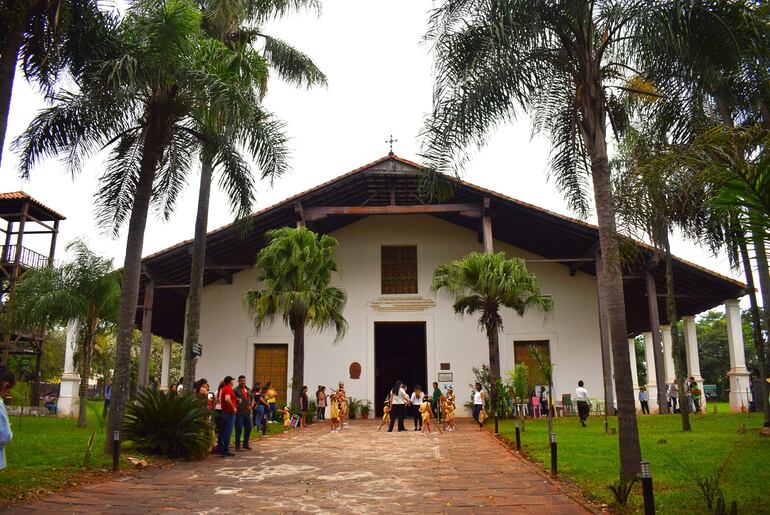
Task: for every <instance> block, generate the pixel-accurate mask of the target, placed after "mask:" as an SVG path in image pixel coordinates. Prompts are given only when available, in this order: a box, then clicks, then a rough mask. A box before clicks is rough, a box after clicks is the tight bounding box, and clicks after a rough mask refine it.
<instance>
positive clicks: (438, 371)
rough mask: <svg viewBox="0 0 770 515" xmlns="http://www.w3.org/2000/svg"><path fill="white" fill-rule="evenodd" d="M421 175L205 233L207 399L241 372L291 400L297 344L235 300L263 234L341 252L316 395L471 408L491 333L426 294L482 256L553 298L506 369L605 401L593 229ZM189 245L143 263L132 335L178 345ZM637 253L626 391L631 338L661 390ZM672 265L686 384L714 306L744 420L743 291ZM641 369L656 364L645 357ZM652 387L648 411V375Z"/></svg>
mask: <svg viewBox="0 0 770 515" xmlns="http://www.w3.org/2000/svg"><path fill="white" fill-rule="evenodd" d="M419 174H420V170H419V165H417V164H416V163H413V162H410V161H408V160H405V159H402V158H400V157H398V156H396V155H394V154H392V153H391V154H389V155H387V156H385V157H383V158H381V159H378V160H377V161H374V162H373V163H370V164H368V165H365V166H362V167H361V168H358V169H356V170H353V171H351V172H349V173H346V174H344V175H340V176H339V177H337V178H336V179H333V180H331V181H329V182H326V183H324V184H321V185H319V186H316V187H314V188H312V189H310V190H307V191H304V192H302V193H299V194H297V195H295V196H293V197H291V198H288V199H286V200H284V201H282V202H280V203H278V204H275V205H273V206H271V207H269V208H267V209H264V210H262V211H259V212H257V213H255V214H254V215H253V216H252V218H253V219H252V223H251V225H250V226H249V232H248V234H247V235H244V234H243V230H242V228H241V227H239V226H236V225H228V226H225V227H222V228H220V229H217V230H214V231H212V232H210V233H209V235H208V243H207V252H206V270H205V278H204V284H205V286H204V289H203V298H202V314H201V328H200V343H201V344H202V355H201V357H200V358H199V359H198V364H197V376H198V377H206V378H207V379H208V380H209V382H210V384H211V385H212V387H215V385H216V384H217V382H218V381H219V380H220V379H221V378H222V377H224V376H225V375H232V376H236V377H237V376H238V375H240V374H244V375H246V377H247V378H248V381H249V383H252V382H256V381H260V382H262V383H264V382H265V381H268V380H269V381H272V383H273V385H274V386H276V387H277V388H278V391H279V395H280V402H285V399H287V398H290V397H289V396H290V394H291V392H290V383H291V377H290V374H291V370H292V333H291V331H290V330H289V328H288V327H287V326H285V325H284V324H283V323H282V322H281V321H280V320H277V321H276V322H275V323H274V324H273V325H272V326H269V327H267V328H265V329H263V330H262V331H260V332H257V331H256V330H255V327H254V321H253V319H252V318H251V317H250V315H249V314H248V312H247V310H246V309H245V308H244V303H243V294H244V292H245V291H246V290H247V289H252V288H255V287H257V286H258V285H257V283H256V270H255V269H254V262H255V260H256V255H257V253H258V252H259V250H260V249H261V248H262V247H263V246H264V245H265V241H264V233H265V232H266V231H268V230H270V229H274V228H278V227H283V226H292V227H296V226H305V227H308V228H309V229H311V230H313V231H316V232H319V233H326V234H330V235H332V236H334V237H335V238H336V239H337V240H338V242H339V247H338V248H337V254H336V255H337V259H338V260H339V262H340V265H341V273H340V274H336V275H335V276H334V279H333V281H334V283H335V285H336V286H339V287H341V288H343V289H344V290H345V291H346V292H347V294H348V301H347V306H346V308H345V313H344V316H345V318H346V320H347V322H348V324H349V328H348V331H347V333H346V335H345V336H344V338H342V340H341V341H339V342H335V334H334V332H333V331H326V332H320V333H319V332H314V331H311V330H309V329H308V331H307V333H306V337H305V382H306V384H307V385H308V386H309V387H310V392H311V394H312V392H314V391H315V390H316V387H317V386H318V385H321V384H323V385H326V386H328V387H332V388H336V385H337V383H338V382H339V381H344V382H345V385H346V390H347V393H348V396H352V397H355V398H357V399H365V400H369V401H370V402H371V403H372V405H373V406H375V407H377V408H380V407H381V405H382V400H383V399H384V398H385V395H386V392H387V389H388V388H389V387H390V386H391V385H392V384H393V382H394V380H396V379H399V378H400V379H402V380H404V381H405V382H406V383H408V384H409V386H410V388H411V387H412V386H413V385H414V384H420V385H422V386H423V388H425V387H428V388H430V385H431V384H432V383H433V382H434V381H437V382H439V384H440V386H441V387H442V389H445V388H446V387H448V386H449V385H452V386H453V387H454V389H455V391H456V393H457V399H458V408H459V409H460V410H461V411H460V412H461V413H462V409H463V408H461V407H460V405H462V404H463V403H465V402H466V401H467V400H469V392H470V386H469V384H470V383H472V382H473V381H474V376H473V373H472V370H471V369H472V367H480V366H481V365H482V364H484V363H486V362H487V361H488V351H487V342H486V336H485V334H484V332H483V331H482V330H481V329H480V328H479V326H478V320H477V318H475V317H464V318H461V317H459V316H458V315H456V314H455V313H454V311H453V309H452V303H453V299H452V298H451V297H449V296H448V295H446V294H443V293H439V294H437V295H434V294H433V293H432V292H431V290H430V285H431V280H432V275H433V271H434V270H435V268H436V267H437V266H439V265H441V264H444V263H448V262H450V261H451V260H453V259H457V258H460V257H462V256H464V255H466V254H468V253H469V252H473V251H485V250H486V251H494V252H500V251H502V252H505V254H506V255H507V256H508V257H520V258H523V259H525V260H526V263H527V268H528V270H529V271H530V272H533V273H534V274H536V275H537V277H538V278H539V280H540V286H541V293H543V294H547V295H550V296H552V298H553V302H554V312H553V313H552V314H549V315H543V314H541V313H530V314H527V315H526V316H524V317H523V318H522V317H518V316H517V315H515V313H513V312H512V311H511V310H507V309H503V310H502V315H503V319H504V330H503V332H502V333H501V335H500V359H501V364H502V370H503V373H505V372H506V371H507V370H509V369H511V368H513V366H514V364H515V363H519V362H525V363H528V364H529V365H530V367H529V369H530V382H531V384H532V385H535V384H540V383H542V379H541V378H540V377H539V376H538V374H537V371H536V367H535V365H534V360H533V358H532V356H531V349H532V348H533V347H534V348H538V349H540V350H542V351H543V352H544V353H545V354H547V355H548V356H549V357H550V359H551V361H552V363H553V366H554V381H555V384H554V394H555V398H556V399H557V400H561V396H562V394H567V393H571V392H574V388H575V386H576V384H577V381H578V380H580V379H582V380H583V381H584V382H585V385H586V387H587V389H588V391H589V392H590V395H591V397H592V398H596V399H603V398H604V385H603V374H602V366H603V365H602V364H603V358H604V362H605V363H608V364H609V363H610V362H611V357H610V356H609V350H608V349H609V343H608V338H607V330H606V327H603V326H604V325H605V324H603V323H602V320H604V317H603V316H602V314H603V309H602V306H601V303H600V300H599V298H598V295H597V284H596V266H595V263H596V256H597V252H598V248H599V247H598V230H597V228H596V226H594V225H591V224H588V223H585V222H582V221H578V220H575V219H572V218H569V217H565V216H562V215H559V214H556V213H553V212H550V211H547V210H545V209H542V208H539V207H537V206H533V205H531V204H527V203H525V202H521V201H518V200H516V199H513V198H510V197H507V196H505V195H502V194H500V193H496V192H494V191H490V190H487V189H484V188H480V187H478V186H475V185H473V184H469V183H467V182H464V181H461V180H458V179H454V178H447V180H448V181H449V182H451V183H452V186H453V188H452V192H451V197H450V198H448V199H445V200H442V201H440V202H435V203H429V202H426V201H425V200H424V199H423V198H422V197H421V196H420V195H419ZM191 248H192V242H191V241H184V242H181V243H179V244H177V245H175V246H173V247H170V248H168V249H166V250H163V251H161V252H158V253H156V254H153V255H151V256H148V257H146V258H145V259H144V261H143V265H144V270H145V276H144V277H143V283H142V291H140V304H143V305H144V309H140V310H138V311H137V324H138V325H139V326H141V327H143V331H144V332H145V333H147V332H148V331H150V330H151V331H152V333H153V334H157V335H159V336H162V337H164V338H169V339H171V340H173V341H175V342H178V343H180V344H181V343H182V340H183V334H184V316H185V299H186V295H187V290H186V289H185V288H186V284H187V283H189V275H190V253H191ZM639 250H640V254H639V255H640V257H639V259H638V263H637V264H635V265H634V266H627V267H626V269H625V270H624V291H625V300H626V312H627V315H626V317H627V322H628V331H629V334H628V335H627V336H628V338H629V347H630V349H631V351H632V352H631V359H632V364H631V365H632V371H633V374H634V378H633V380H634V386H635V387H636V388H638V386H639V385H638V384H637V383H638V381H637V378H636V363H635V359H636V358H635V354H634V352H633V349H634V346H633V340H632V338H633V337H635V336H636V335H639V334H644V336H645V342H646V347H647V355H648V356H650V357H651V356H652V351H653V349H654V346H655V345H662V346H663V348H664V351H665V356H666V359H665V365H666V366H665V377H666V382H667V383H670V382H671V381H673V374H674V371H673V360H672V358H671V339H670V328H669V326H668V325H667V324H668V320H666V313H665V309H664V308H665V302H664V301H665V297H664V296H663V295H662V294H663V293H664V292H665V280H664V270H663V266H662V264H661V265H655V264H654V262H653V260H652V256H653V254H654V252H653V249H651V248H650V247H648V246H645V245H643V244H641V243H640V244H639ZM674 268H675V277H676V292H677V303H678V308H679V312H680V313H681V315H683V320H684V328H685V330H684V336H685V340H686V350H687V365H688V372H689V374H690V375H692V376H695V377H696V379H698V380H699V381H702V378H701V377H700V372H699V365H698V356H697V335H696V334H695V325H694V318H693V317H694V316H696V315H697V314H699V313H701V312H704V311H706V310H708V309H711V308H714V307H716V306H718V305H721V304H724V306H725V309H726V311H727V321H728V339H729V344H730V358H731V368H730V377H731V387H732V392H731V399H730V400H731V404H732V405H733V407H734V408H735V409H739V408H740V406H741V401H742V399H741V397H740V392H741V391H742V390H744V389H745V388H746V387H748V372H747V370H746V365H745V357H744V350H743V349H744V347H743V335H742V331H741V325H740V324H741V322H740V310H739V307H738V302H737V299H738V298H740V297H741V296H743V295H744V294H745V289H746V286H745V285H744V284H742V283H740V282H738V281H736V280H734V279H731V278H728V277H724V276H721V275H719V274H717V273H714V272H712V271H709V270H706V269H704V268H702V267H700V266H697V265H695V264H692V263H688V262H686V261H684V260H681V259H676V260H675V262H674ZM141 299H144V300H143V301H142V300H141ZM651 300H652V301H653V302H651ZM657 300H660V302H657ZM656 304H657V306H656ZM651 307H652V309H651ZM603 342H604V344H603ZM168 345H170V344H168ZM603 348H604V352H603ZM164 355H165V357H166V359H164V367H163V368H164V378H163V380H162V384H161V386H162V387H166V386H167V384H165V383H166V382H167V381H168V355H169V349H168V348H167V349H165V352H164ZM647 363H649V364H650V365H651V368H652V367H654V364H653V363H652V361H651V358H649V359H647ZM648 377H649V381H648V387H649V389H650V390H651V392H650V400H651V402H650V405H651V407H652V406H653V405H654V404H655V403H654V399H655V373H654V368H653V369H652V370H650V371H649V373H648ZM744 402H746V401H745V400H744ZM378 411H379V409H378Z"/></svg>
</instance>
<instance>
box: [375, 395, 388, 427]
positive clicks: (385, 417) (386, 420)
mask: <svg viewBox="0 0 770 515" xmlns="http://www.w3.org/2000/svg"><path fill="white" fill-rule="evenodd" d="M382 411H383V413H384V415H382V422H380V427H378V428H377V431H379V430H380V429H382V426H390V404H389V403H388V401H385V407H384V408H382Z"/></svg>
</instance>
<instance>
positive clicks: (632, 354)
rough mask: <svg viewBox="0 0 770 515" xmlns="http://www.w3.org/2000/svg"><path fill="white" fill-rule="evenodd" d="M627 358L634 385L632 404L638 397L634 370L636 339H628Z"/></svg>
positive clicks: (637, 384) (637, 381) (637, 382)
mask: <svg viewBox="0 0 770 515" xmlns="http://www.w3.org/2000/svg"><path fill="white" fill-rule="evenodd" d="M628 358H629V361H630V363H631V382H632V383H633V385H634V405H636V400H637V399H638V398H639V375H638V374H637V372H636V340H635V339H634V338H629V339H628Z"/></svg>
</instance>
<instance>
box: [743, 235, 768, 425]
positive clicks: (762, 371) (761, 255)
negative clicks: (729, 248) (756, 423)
mask: <svg viewBox="0 0 770 515" xmlns="http://www.w3.org/2000/svg"><path fill="white" fill-rule="evenodd" d="M752 236H753V239H754V254H756V256H757V275H759V289H760V292H761V293H762V310H763V311H764V315H765V317H764V321H765V331H766V334H767V335H768V336H770V269H769V268H768V263H767V249H766V248H765V239H764V237H763V231H762V230H761V229H759V228H756V227H755V228H753V230H752ZM747 254H748V252H747ZM748 272H749V273H750V272H751V266H749V270H748ZM752 282H753V281H752ZM750 288H751V286H750ZM752 291H753V288H752ZM754 302H755V303H756V300H755V301H754ZM757 311H759V310H757ZM758 314H759V313H757V315H758ZM757 318H759V317H757ZM754 349H755V350H756V353H757V361H758V362H759V375H760V376H761V377H760V378H759V384H760V386H759V391H760V393H761V395H762V406H763V407H764V412H765V421H764V427H770V402H768V399H767V388H768V384H767V381H766V380H765V379H767V377H768V376H767V347H766V345H765V341H764V339H759V340H757V338H754ZM756 401H757V400H756V399H754V403H755V404H757V402H756Z"/></svg>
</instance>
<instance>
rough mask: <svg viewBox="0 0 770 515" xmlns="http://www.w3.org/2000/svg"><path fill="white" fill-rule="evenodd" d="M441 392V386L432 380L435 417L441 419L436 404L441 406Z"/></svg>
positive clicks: (439, 410)
mask: <svg viewBox="0 0 770 515" xmlns="http://www.w3.org/2000/svg"><path fill="white" fill-rule="evenodd" d="M442 395H443V394H442V393H441V388H439V387H438V383H437V382H435V381H434V382H433V407H434V408H435V409H436V419H437V420H441V408H439V407H437V406H441V396H442Z"/></svg>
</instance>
